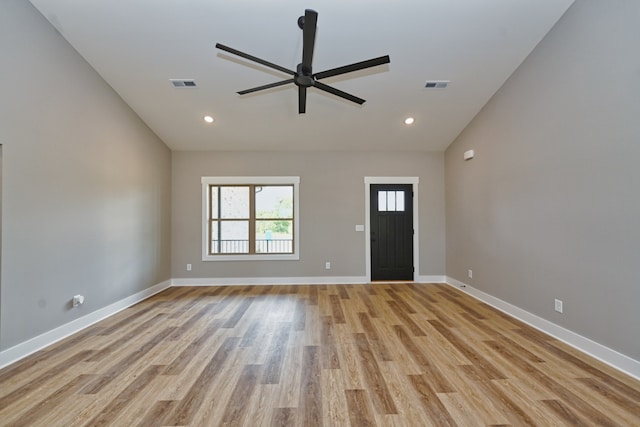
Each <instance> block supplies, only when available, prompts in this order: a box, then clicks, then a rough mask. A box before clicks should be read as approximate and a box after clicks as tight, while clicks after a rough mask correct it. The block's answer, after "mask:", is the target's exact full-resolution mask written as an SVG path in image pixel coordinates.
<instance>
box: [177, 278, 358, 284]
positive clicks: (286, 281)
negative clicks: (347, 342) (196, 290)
mask: <svg viewBox="0 0 640 427" xmlns="http://www.w3.org/2000/svg"><path fill="white" fill-rule="evenodd" d="M363 283H367V278H366V277H365V276H315V277H224V278H220V277H216V278H211V277H203V278H176V279H172V280H171V284H172V286H242V285H339V284H351V285H358V284H363Z"/></svg>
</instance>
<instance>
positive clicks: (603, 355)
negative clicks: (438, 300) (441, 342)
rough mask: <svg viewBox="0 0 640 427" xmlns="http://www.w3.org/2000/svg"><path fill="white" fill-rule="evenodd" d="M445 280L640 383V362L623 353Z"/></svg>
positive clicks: (463, 285)
mask: <svg viewBox="0 0 640 427" xmlns="http://www.w3.org/2000/svg"><path fill="white" fill-rule="evenodd" d="M446 279H447V280H446V281H447V284H448V285H450V286H453V287H454V288H456V289H458V290H460V291H462V292H464V293H466V294H469V295H471V296H472V297H474V298H476V299H479V300H480V301H482V302H485V303H487V304H489V305H490V306H492V307H494V308H497V309H498V310H500V311H502V312H504V313H507V314H508V315H510V316H513V317H515V318H516V319H518V320H521V321H522V322H524V323H526V324H527V325H529V326H531V327H533V328H536V329H538V330H540V331H542V332H544V333H546V334H548V335H551V336H552V337H554V338H557V339H558V340H560V341H562V342H564V343H566V344H568V345H570V346H571V347H574V348H576V349H578V350H580V351H582V352H584V353H586V354H588V355H590V356H591V357H594V358H595V359H598V360H600V361H601V362H604V363H606V364H607V365H610V366H612V367H613V368H615V369H617V370H619V371H622V372H624V373H625V374H627V375H629V376H632V377H634V378H636V379H639V380H640V362H639V361H637V360H634V359H632V358H630V357H629V356H625V355H624V354H622V353H618V352H617V351H615V350H612V349H610V348H609V347H605V346H604V345H602V344H598V343H597V342H595V341H592V340H590V339H589V338H586V337H583V336H582V335H579V334H576V333H575V332H572V331H570V330H568V329H565V328H563V327H562V326H558V325H556V324H555V323H553V322H550V321H548V320H545V319H543V318H542V317H539V316H536V315H535V314H532V313H529V312H528V311H525V310H523V309H521V308H519V307H516V306H515V305H513V304H510V303H508V302H505V301H503V300H501V299H499V298H496V297H494V296H491V295H489V294H487V293H485V292H483V291H481V290H479V289H475V288H473V287H472V286H469V285H467V284H466V283H463V282H460V281H458V280H456V279H454V278H452V277H447V278H446Z"/></svg>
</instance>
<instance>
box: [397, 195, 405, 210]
mask: <svg viewBox="0 0 640 427" xmlns="http://www.w3.org/2000/svg"><path fill="white" fill-rule="evenodd" d="M396 211H398V212H404V191H396Z"/></svg>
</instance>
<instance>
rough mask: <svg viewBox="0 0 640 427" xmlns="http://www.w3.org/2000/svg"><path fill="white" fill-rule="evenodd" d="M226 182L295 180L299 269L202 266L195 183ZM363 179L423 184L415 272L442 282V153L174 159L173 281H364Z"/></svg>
mask: <svg viewBox="0 0 640 427" xmlns="http://www.w3.org/2000/svg"><path fill="white" fill-rule="evenodd" d="M226 175H229V176H234V175H235V176H245V175H246V176H262V175H265V176H269V175H277V176H290V175H293V176H300V214H301V218H300V219H301V222H300V227H301V228H300V245H301V248H300V252H301V257H300V260H299V261H268V262H260V261H228V262H220V261H208V262H203V261H201V259H202V251H201V247H202V243H201V242H202V241H201V239H202V237H201V236H202V225H201V217H202V200H201V198H202V195H201V194H202V193H201V184H200V178H201V177H202V176H226ZM365 176H418V177H419V178H420V184H419V187H418V188H419V203H420V206H419V208H420V211H419V212H420V219H419V221H420V224H419V226H420V265H419V272H420V274H421V275H444V271H445V260H444V256H445V253H444V225H445V222H444V154H443V153H377V152H370V153H353V152H286V153H285V152H219V153H213V152H174V153H173V189H172V195H173V196H172V205H173V211H172V218H173V219H172V222H173V235H172V242H173V245H172V275H173V277H182V278H187V277H193V278H222V277H306V276H364V275H365V273H366V272H365V241H364V233H362V232H356V231H355V225H356V224H364V217H365V200H364V194H365V193H364V191H365V190H364V188H365V184H364V177H365ZM325 261H331V270H325V265H324V264H325ZM187 263H190V264H193V270H192V271H190V272H187V271H186V270H185V265H186V264H187Z"/></svg>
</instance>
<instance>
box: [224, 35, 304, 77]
mask: <svg viewBox="0 0 640 427" xmlns="http://www.w3.org/2000/svg"><path fill="white" fill-rule="evenodd" d="M216 47H217V48H218V49H220V50H224V51H225V52H229V53H231V54H233V55H237V56H239V57H241V58H244V59H248V60H249V61H253V62H257V63H258V64H262V65H264V66H266V67H270V68H273V69H276V70H278V71H282V72H283V73H285V74H291V75H292V76H295V75H296V73H295V71H292V70H288V69H286V68H284V67H281V66H279V65H277V64H274V63H272V62H269V61H265V60H264V59H260V58H257V57H255V56H253V55H249V54H248V53H244V52H240V51H239V50H236V49H233V48H230V47H229V46H225V45H223V44H220V43H216Z"/></svg>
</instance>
